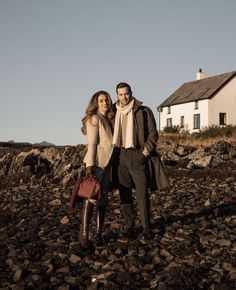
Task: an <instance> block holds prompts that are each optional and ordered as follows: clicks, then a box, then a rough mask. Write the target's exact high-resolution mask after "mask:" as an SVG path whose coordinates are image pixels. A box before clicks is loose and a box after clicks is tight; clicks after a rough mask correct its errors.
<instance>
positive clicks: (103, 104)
mask: <svg viewBox="0 0 236 290" xmlns="http://www.w3.org/2000/svg"><path fill="white" fill-rule="evenodd" d="M108 109H109V101H108V97H107V96H106V95H104V94H101V95H99V96H98V111H99V112H100V113H101V114H103V115H104V114H106V113H107V111H108Z"/></svg>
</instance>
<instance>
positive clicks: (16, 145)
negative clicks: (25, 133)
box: [0, 140, 56, 148]
mask: <svg viewBox="0 0 236 290" xmlns="http://www.w3.org/2000/svg"><path fill="white" fill-rule="evenodd" d="M53 146H56V145H55V144H53V143H50V142H47V141H43V142H41V143H34V144H32V143H29V142H14V141H13V140H11V141H8V142H0V147H11V148H23V147H53Z"/></svg>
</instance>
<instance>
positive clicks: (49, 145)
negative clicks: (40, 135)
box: [32, 141, 56, 147]
mask: <svg viewBox="0 0 236 290" xmlns="http://www.w3.org/2000/svg"><path fill="white" fill-rule="evenodd" d="M32 145H33V146H43V147H51V146H56V145H55V144H53V143H50V142H47V141H43V142H41V143H34V144H32Z"/></svg>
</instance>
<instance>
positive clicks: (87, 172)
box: [85, 166, 93, 176]
mask: <svg viewBox="0 0 236 290" xmlns="http://www.w3.org/2000/svg"><path fill="white" fill-rule="evenodd" d="M85 175H86V176H92V175H93V166H88V167H86V171H85Z"/></svg>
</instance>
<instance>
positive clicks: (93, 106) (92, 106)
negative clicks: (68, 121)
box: [81, 91, 114, 135]
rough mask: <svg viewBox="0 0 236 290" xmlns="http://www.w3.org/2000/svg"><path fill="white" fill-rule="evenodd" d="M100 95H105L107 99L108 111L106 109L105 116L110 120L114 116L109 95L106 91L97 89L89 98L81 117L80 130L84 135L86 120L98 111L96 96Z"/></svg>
mask: <svg viewBox="0 0 236 290" xmlns="http://www.w3.org/2000/svg"><path fill="white" fill-rule="evenodd" d="M100 95H105V96H106V97H107V99H108V111H107V117H108V119H109V120H110V121H112V119H113V118H114V112H113V109H112V99H111V96H110V95H109V94H108V92H106V91H99V92H97V93H95V94H94V95H93V96H92V98H91V100H90V101H89V104H88V107H87V109H86V112H85V116H84V117H83V119H82V128H81V131H82V133H83V134H84V135H86V134H87V131H86V122H87V120H90V119H91V118H92V116H93V115H96V114H97V112H98V97H99V96H100Z"/></svg>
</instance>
